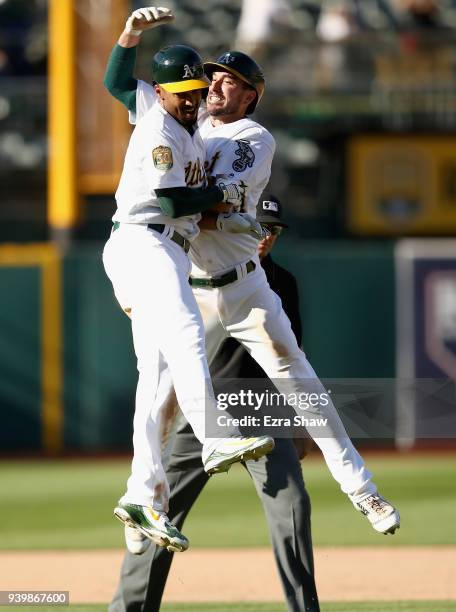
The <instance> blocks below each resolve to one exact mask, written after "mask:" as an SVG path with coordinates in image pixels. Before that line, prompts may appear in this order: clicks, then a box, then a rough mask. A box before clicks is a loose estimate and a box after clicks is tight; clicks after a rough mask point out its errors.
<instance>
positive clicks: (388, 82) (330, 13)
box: [0, 0, 456, 216]
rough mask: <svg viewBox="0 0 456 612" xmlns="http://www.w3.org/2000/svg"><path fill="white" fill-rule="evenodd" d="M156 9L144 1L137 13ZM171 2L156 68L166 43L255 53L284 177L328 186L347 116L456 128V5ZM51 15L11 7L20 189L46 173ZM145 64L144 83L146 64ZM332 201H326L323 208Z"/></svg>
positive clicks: (443, 0) (8, 153) (34, 6)
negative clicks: (23, 179) (30, 175)
mask: <svg viewBox="0 0 456 612" xmlns="http://www.w3.org/2000/svg"><path fill="white" fill-rule="evenodd" d="M73 1H74V5H75V8H76V12H78V11H79V12H82V10H83V8H84V9H86V8H87V6H90V7H91V8H92V9H94V10H93V11H91V12H92V13H93V14H98V11H99V10H106V7H109V4H110V2H116V0H73ZM149 3H150V2H149V1H148V0H147V1H145V0H132V2H131V4H130V6H131V8H138V7H141V6H143V5H144V4H146V5H147V4H149ZM160 4H164V5H166V6H169V7H170V8H171V9H172V10H173V11H174V12H175V14H176V15H177V19H176V21H175V22H174V23H173V24H172V25H170V26H169V27H167V28H163V29H160V32H158V33H157V34H156V35H155V34H154V36H150V37H144V40H143V42H142V44H141V51H142V52H143V53H142V58H143V59H144V61H145V60H146V59H148V58H150V51H151V50H153V48H154V46H155V47H156V46H157V45H162V44H167V43H175V42H177V41H179V42H182V43H186V44H190V45H192V46H195V47H196V48H198V49H199V51H200V52H201V53H202V55H203V56H205V57H214V56H217V55H218V54H219V52H221V51H223V50H226V49H227V48H238V49H240V50H244V51H246V52H247V53H251V54H253V55H254V56H255V58H256V59H257V60H258V61H259V63H261V64H262V65H263V67H264V68H265V72H266V75H267V79H268V91H269V92H270V94H269V95H268V96H265V98H264V102H262V104H261V106H260V108H259V114H261V119H262V120H263V122H264V123H266V124H267V125H268V126H269V127H270V128H271V130H272V131H273V132H274V135H275V136H276V138H277V140H278V143H279V153H278V155H277V159H278V166H279V167H278V172H279V175H280V173H281V174H282V176H284V177H285V176H286V177H288V178H287V180H286V181H285V179H284V184H285V182H286V184H287V185H290V184H291V183H293V184H294V183H296V184H297V189H300V190H301V192H302V188H301V185H300V184H299V181H298V182H296V175H295V174H293V173H294V172H295V171H296V173H297V174H299V176H302V177H303V179H302V180H305V181H306V184H307V185H310V186H311V187H310V188H311V189H312V184H313V183H312V181H314V182H315V184H318V185H321V184H322V182H325V183H326V182H327V181H326V179H325V181H322V180H321V178H318V177H321V176H322V175H323V174H324V176H325V177H326V176H327V174H325V170H324V164H325V160H328V159H330V157H331V156H330V155H329V157H328V156H327V155H324V154H322V151H324V150H326V151H337V146H336V145H337V143H336V142H335V139H337V138H339V135H336V136H335V135H334V126H335V125H336V122H337V125H338V126H339V127H338V129H339V128H340V126H341V125H342V124H343V121H345V122H346V124H347V125H349V129H352V131H354V130H356V129H358V130H359V129H360V126H362V128H367V129H377V127H378V125H377V124H376V123H375V122H376V121H377V122H380V128H379V129H385V130H391V131H394V130H401V129H402V130H403V129H408V130H409V131H414V130H415V129H416V125H419V126H421V128H422V129H427V130H428V131H434V130H436V129H437V130H438V129H441V130H448V129H453V128H455V127H456V87H455V79H454V75H455V74H456V52H455V45H454V40H455V34H456V0H205V1H204V2H202V1H201V0H161V1H160ZM47 10H48V0H0V174H2V177H3V176H5V177H6V180H10V182H11V185H12V186H11V193H12V192H13V187H14V188H16V187H15V186H16V185H17V184H18V182H20V180H19V181H18V179H17V177H15V176H13V175H12V174H11V173H10V170H11V169H13V170H21V171H23V170H27V171H28V170H31V171H35V172H36V173H37V174H38V173H42V174H43V175H44V174H45V168H46V159H47V135H46V125H47V117H46V106H47V80H46V73H47ZM86 12H87V11H86ZM148 45H150V47H148ZM84 57H88V56H87V54H86V55H85V56H84ZM96 59H97V61H99V58H96ZM139 59H140V60H141V54H140V58H139ZM79 60H80V58H79ZM88 61H90V60H88ZM79 68H81V66H80V63H79ZM138 69H139V73H138V74H139V76H143V75H142V74H141V72H140V70H141V61H140V62H139V66H138ZM414 115H416V116H417V117H418V119H416V120H414V119H413V117H414ZM341 117H342V119H341ZM414 121H415V123H414ZM317 123H318V125H317ZM350 126H351V127H350ZM316 130H317V131H318V134H316V133H315V131H316ZM325 143H326V144H325ZM328 143H329V144H328ZM306 164H307V170H304V171H303V167H304V166H305V165H306ZM329 165H330V166H331V168H332V167H333V165H332V161H331V159H330V163H329ZM337 172H339V170H338V171H337ZM316 189H317V188H316ZM318 189H319V187H318ZM320 196H321V194H316V195H315V197H314V200H315V202H317V201H318V207H319V210H320V211H321V210H322V208H323V207H324V204H322V202H323V201H324V197H323V198H322V197H320ZM43 199H44V196H43ZM25 201H26V199H25V196H24V202H25ZM15 208H17V206H16V207H15ZM24 208H25V204H24ZM328 216H330V215H329V213H328Z"/></svg>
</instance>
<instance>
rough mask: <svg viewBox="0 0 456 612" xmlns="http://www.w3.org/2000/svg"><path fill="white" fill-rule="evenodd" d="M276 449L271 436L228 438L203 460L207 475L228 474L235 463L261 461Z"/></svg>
mask: <svg viewBox="0 0 456 612" xmlns="http://www.w3.org/2000/svg"><path fill="white" fill-rule="evenodd" d="M273 448H274V440H273V439H272V438H270V437H269V436H261V437H259V438H226V439H223V440H221V441H220V442H219V444H217V446H216V447H215V448H214V449H213V450H212V452H210V453H209V455H208V456H207V457H206V458H205V459H204V460H203V463H204V470H205V471H206V472H207V474H218V473H220V472H227V471H228V470H229V469H230V467H231V466H232V465H233V463H237V462H238V461H249V460H250V459H255V460H257V459H260V458H261V457H263V456H264V455H267V454H268V453H270V452H271V451H272V449H273Z"/></svg>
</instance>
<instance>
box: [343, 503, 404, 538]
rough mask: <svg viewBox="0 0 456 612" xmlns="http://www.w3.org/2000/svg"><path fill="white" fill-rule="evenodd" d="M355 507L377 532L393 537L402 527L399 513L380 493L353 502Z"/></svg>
mask: <svg viewBox="0 0 456 612" xmlns="http://www.w3.org/2000/svg"><path fill="white" fill-rule="evenodd" d="M353 505H354V506H355V508H356V509H357V510H359V512H362V513H363V514H364V516H365V517H366V518H367V519H368V520H369V522H370V523H371V525H372V527H373V528H374V529H375V531H378V532H380V533H384V534H385V535H386V534H388V533H390V534H391V535H393V534H394V532H395V531H396V529H399V527H400V526H401V517H400V516H399V512H398V511H397V510H396V508H395V507H394V506H392V505H391V504H390V503H389V502H388V501H386V499H385V498H383V497H382V496H381V495H379V494H378V493H374V494H373V495H369V497H366V498H365V499H363V500H362V501H359V502H353Z"/></svg>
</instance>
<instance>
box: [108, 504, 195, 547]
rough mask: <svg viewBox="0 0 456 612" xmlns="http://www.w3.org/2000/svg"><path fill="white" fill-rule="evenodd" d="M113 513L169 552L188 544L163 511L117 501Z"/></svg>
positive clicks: (128, 525)
mask: <svg viewBox="0 0 456 612" xmlns="http://www.w3.org/2000/svg"><path fill="white" fill-rule="evenodd" d="M114 515H115V516H116V517H117V518H118V519H119V521H122V523H124V524H125V525H126V526H127V527H131V528H134V529H136V530H137V531H139V532H140V533H142V534H143V535H144V536H146V538H149V540H152V542H154V543H155V544H157V546H162V547H163V548H166V549H167V550H169V552H184V550H187V548H188V546H189V542H188V540H187V538H186V537H185V536H184V535H183V534H182V533H181V532H180V531H179V530H178V529H177V527H175V526H174V525H173V524H172V523H170V521H169V519H168V517H167V515H166V514H165V513H164V512H157V511H156V510H154V509H153V508H150V507H149V506H140V505H137V504H127V503H119V505H118V506H117V507H116V508H114ZM127 545H128V543H127ZM131 552H133V551H131ZM135 554H141V553H135Z"/></svg>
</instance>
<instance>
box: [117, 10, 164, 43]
mask: <svg viewBox="0 0 456 612" xmlns="http://www.w3.org/2000/svg"><path fill="white" fill-rule="evenodd" d="M173 19H174V15H173V14H172V12H171V9H169V8H166V7H164V6H146V7H144V8H139V9H137V10H136V11H133V13H132V14H131V15H130V17H129V18H128V19H127V22H126V24H125V32H127V34H133V35H134V36H140V35H141V34H142V33H143V32H144V30H150V29H151V28H155V27H157V26H159V25H163V24H165V23H169V22H170V21H173Z"/></svg>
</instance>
